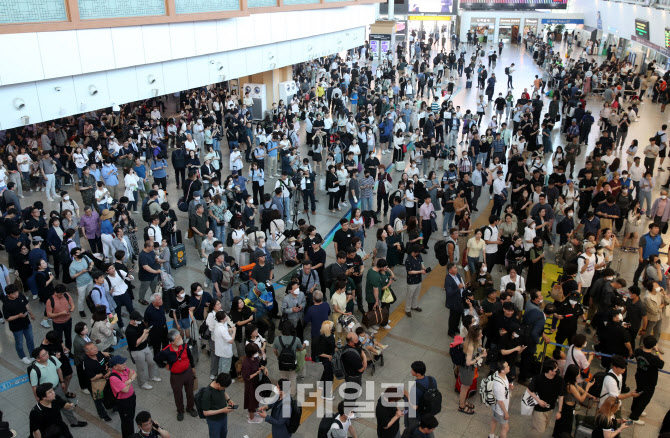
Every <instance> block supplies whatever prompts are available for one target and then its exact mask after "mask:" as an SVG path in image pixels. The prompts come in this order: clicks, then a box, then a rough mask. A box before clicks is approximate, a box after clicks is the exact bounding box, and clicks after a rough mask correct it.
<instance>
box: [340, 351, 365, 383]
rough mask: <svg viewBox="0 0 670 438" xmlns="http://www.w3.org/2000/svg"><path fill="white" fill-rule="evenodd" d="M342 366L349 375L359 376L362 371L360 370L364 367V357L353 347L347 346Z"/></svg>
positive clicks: (343, 354)
mask: <svg viewBox="0 0 670 438" xmlns="http://www.w3.org/2000/svg"><path fill="white" fill-rule="evenodd" d="M341 357H342V367H344V372H345V373H346V374H347V376H350V377H357V376H360V375H361V374H362V373H361V372H360V371H359V370H360V369H361V368H363V358H362V357H361V355H360V353H357V352H356V351H354V349H352V348H351V347H348V348H345V350H344V352H343V353H342V356H341Z"/></svg>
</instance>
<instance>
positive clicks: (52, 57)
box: [37, 31, 82, 78]
mask: <svg viewBox="0 0 670 438" xmlns="http://www.w3.org/2000/svg"><path fill="white" fill-rule="evenodd" d="M37 39H38V41H39V46H40V56H41V58H42V67H43V68H44V77H45V78H59V77H63V76H73V75H80V74H81V73H82V71H81V61H80V60H79V44H78V43H77V34H76V33H74V32H70V31H62V32H39V33H38V34H37ZM63 52H65V53H67V54H68V55H67V56H66V57H65V56H63Z"/></svg>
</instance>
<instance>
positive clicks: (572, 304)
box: [568, 300, 577, 306]
mask: <svg viewBox="0 0 670 438" xmlns="http://www.w3.org/2000/svg"><path fill="white" fill-rule="evenodd" d="M568 302H569V303H570V305H571V306H574V305H576V304H577V301H575V300H568Z"/></svg>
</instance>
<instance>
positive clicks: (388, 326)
mask: <svg viewBox="0 0 670 438" xmlns="http://www.w3.org/2000/svg"><path fill="white" fill-rule="evenodd" d="M384 328H385V329H386V330H391V329H392V328H393V327H391V326H390V325H389V324H386V325H385V326H384Z"/></svg>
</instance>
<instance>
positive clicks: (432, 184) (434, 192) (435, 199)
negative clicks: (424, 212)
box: [426, 170, 442, 211]
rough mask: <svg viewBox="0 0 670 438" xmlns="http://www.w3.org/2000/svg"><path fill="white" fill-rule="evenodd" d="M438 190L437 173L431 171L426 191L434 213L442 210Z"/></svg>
mask: <svg viewBox="0 0 670 438" xmlns="http://www.w3.org/2000/svg"><path fill="white" fill-rule="evenodd" d="M438 189H440V181H439V180H438V179H437V173H435V171H434V170H431V171H430V172H429V173H428V182H426V191H427V192H428V195H429V196H430V203H431V204H433V207H434V208H435V211H440V210H442V202H440V201H441V196H438Z"/></svg>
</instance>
